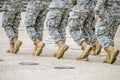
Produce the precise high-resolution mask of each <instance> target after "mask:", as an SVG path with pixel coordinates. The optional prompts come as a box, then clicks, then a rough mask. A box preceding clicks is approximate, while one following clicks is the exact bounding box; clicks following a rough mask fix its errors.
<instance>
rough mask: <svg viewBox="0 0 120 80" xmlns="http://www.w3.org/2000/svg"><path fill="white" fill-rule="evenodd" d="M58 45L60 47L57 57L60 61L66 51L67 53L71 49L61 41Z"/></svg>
mask: <svg viewBox="0 0 120 80" xmlns="http://www.w3.org/2000/svg"><path fill="white" fill-rule="evenodd" d="M57 44H58V46H59V50H58V52H57V55H56V57H57V58H58V59H60V58H63V55H64V53H65V51H67V50H68V48H69V47H68V46H67V45H66V44H65V43H63V42H62V41H59V42H58V43H57ZM54 55H55V54H54Z"/></svg>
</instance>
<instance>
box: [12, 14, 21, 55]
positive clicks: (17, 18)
mask: <svg viewBox="0 0 120 80" xmlns="http://www.w3.org/2000/svg"><path fill="white" fill-rule="evenodd" d="M20 20H21V12H16V14H15V18H14V21H13V22H14V23H13V29H14V32H15V33H16V35H18V27H19V25H20ZM13 42H14V53H17V52H18V51H19V49H20V46H21V45H22V42H21V41H20V40H18V38H14V39H13Z"/></svg>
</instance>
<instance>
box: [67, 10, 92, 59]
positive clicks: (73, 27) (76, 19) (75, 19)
mask: <svg viewBox="0 0 120 80" xmlns="http://www.w3.org/2000/svg"><path fill="white" fill-rule="evenodd" d="M85 19H86V16H85V15H84V14H83V15H82V16H81V14H79V13H76V12H74V11H73V12H71V14H70V18H69V22H68V26H69V27H70V35H71V36H72V38H73V40H74V41H75V42H76V43H77V44H78V45H81V46H82V47H83V48H84V51H83V53H82V55H81V56H80V57H78V58H77V59H78V60H81V59H83V60H88V59H87V57H88V55H89V52H90V50H91V48H92V47H91V46H90V45H89V44H88V43H87V41H86V39H85V35H83V33H82V31H81V32H80V30H82V29H84V28H83V22H84V21H85Z"/></svg>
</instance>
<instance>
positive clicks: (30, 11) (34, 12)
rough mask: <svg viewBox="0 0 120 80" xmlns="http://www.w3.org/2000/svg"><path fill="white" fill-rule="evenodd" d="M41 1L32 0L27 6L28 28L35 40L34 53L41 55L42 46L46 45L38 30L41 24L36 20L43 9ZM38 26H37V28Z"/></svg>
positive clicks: (26, 22) (29, 33)
mask: <svg viewBox="0 0 120 80" xmlns="http://www.w3.org/2000/svg"><path fill="white" fill-rule="evenodd" d="M40 3H41V2H39V1H38V2H36V1H33V0H31V1H30V2H29V3H28V6H27V12H26V20H25V24H26V29H27V33H28V35H29V37H30V38H31V39H32V40H33V42H34V50H33V55H36V56H39V54H40V53H41V48H42V47H43V46H44V43H43V42H42V39H41V35H40V33H42V32H39V31H40V30H38V28H39V27H40V26H38V23H36V21H37V20H38V19H39V15H40V11H41V8H42V7H41V6H42V4H41V5H40ZM36 27H37V28H36Z"/></svg>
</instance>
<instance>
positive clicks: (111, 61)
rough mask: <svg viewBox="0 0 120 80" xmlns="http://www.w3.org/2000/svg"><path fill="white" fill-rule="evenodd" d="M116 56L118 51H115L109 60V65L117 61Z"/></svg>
mask: <svg viewBox="0 0 120 80" xmlns="http://www.w3.org/2000/svg"><path fill="white" fill-rule="evenodd" d="M118 54H119V50H117V51H116V53H115V54H114V55H113V57H112V58H111V59H110V64H113V63H114V62H115V61H116V60H117V56H118Z"/></svg>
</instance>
